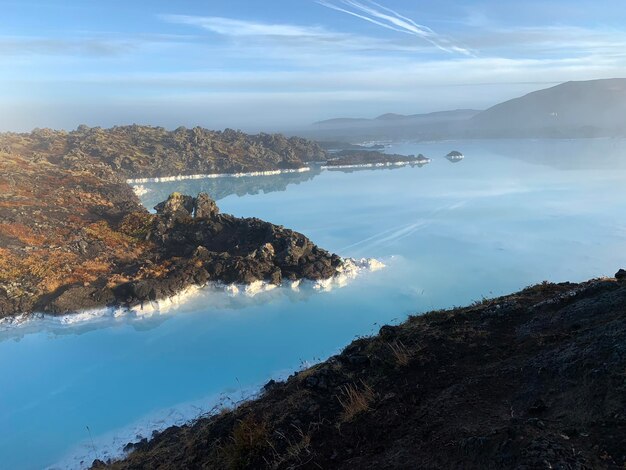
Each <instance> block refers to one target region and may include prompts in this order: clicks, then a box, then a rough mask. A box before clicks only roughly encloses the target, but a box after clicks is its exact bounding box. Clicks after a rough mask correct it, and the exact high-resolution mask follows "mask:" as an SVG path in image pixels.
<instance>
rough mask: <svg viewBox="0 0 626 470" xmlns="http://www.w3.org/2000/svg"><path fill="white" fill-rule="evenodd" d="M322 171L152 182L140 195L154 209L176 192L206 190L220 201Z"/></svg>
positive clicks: (264, 190) (279, 187) (281, 185)
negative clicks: (144, 192) (145, 191)
mask: <svg viewBox="0 0 626 470" xmlns="http://www.w3.org/2000/svg"><path fill="white" fill-rule="evenodd" d="M321 172H322V170H321V168H320V167H315V166H312V167H311V170H310V171H305V172H302V173H281V174H278V175H265V176H241V177H236V178H231V177H224V178H206V179H199V180H181V181H168V182H164V183H150V184H146V185H145V186H146V187H148V188H149V190H150V191H149V192H148V193H146V194H145V195H143V196H142V197H141V199H142V203H143V204H144V205H145V206H146V207H148V208H150V209H151V208H152V207H154V206H156V205H157V204H158V203H159V202H161V201H164V200H165V199H167V197H168V196H169V195H170V194H172V193H173V192H176V191H177V192H180V193H183V194H197V193H198V192H206V193H207V194H210V195H211V197H212V198H213V199H215V200H216V201H219V200H220V199H224V198H226V197H228V196H231V195H233V194H234V195H237V196H240V197H241V196H247V195H256V194H261V193H263V194H267V193H272V192H276V191H286V190H287V188H288V187H289V186H291V185H298V184H302V183H305V182H308V181H311V180H312V179H313V178H315V177H316V176H318V175H319V174H320V173H321Z"/></svg>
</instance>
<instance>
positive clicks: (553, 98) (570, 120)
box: [299, 78, 626, 142]
mask: <svg viewBox="0 0 626 470" xmlns="http://www.w3.org/2000/svg"><path fill="white" fill-rule="evenodd" d="M624 116H626V78H613V79H603V80H589V81H582V82H566V83H563V84H560V85H557V86H554V87H551V88H547V89H544V90H539V91H535V92H532V93H529V94H527V95H525V96H522V97H520V98H515V99H512V100H509V101H505V102H503V103H500V104H497V105H495V106H493V107H491V108H489V109H487V110H485V111H477V110H474V109H457V110H452V111H441V112H434V113H428V114H412V115H403V114H395V113H387V114H382V115H380V116H378V117H376V118H374V119H363V118H340V119H330V120H326V121H320V122H316V123H315V124H314V125H313V126H312V128H310V129H309V130H305V131H303V132H300V133H299V134H301V135H303V136H307V137H311V138H315V139H318V140H335V141H340V140H344V141H347V142H358V141H364V140H394V139H424V140H426V139H427V140H437V139H450V138H507V137H562V138H578V137H612V136H626V120H625V119H624Z"/></svg>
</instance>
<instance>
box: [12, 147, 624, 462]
mask: <svg viewBox="0 0 626 470" xmlns="http://www.w3.org/2000/svg"><path fill="white" fill-rule="evenodd" d="M450 150H460V151H462V152H463V153H464V154H465V159H463V160H462V161H459V162H456V163H453V162H450V161H448V160H447V159H445V157H444V156H445V155H446V154H447V153H448V152H449V151H450ZM387 151H389V152H390V153H400V154H418V153H423V154H424V155H426V156H427V157H430V158H432V159H433V161H432V162H431V163H430V164H427V165H425V166H423V167H402V168H384V169H357V170H351V171H340V170H328V171H322V170H320V169H313V170H311V171H310V172H306V173H295V174H282V175H271V176H256V177H242V178H216V179H210V180H209V179H207V180H186V181H173V182H166V183H144V186H145V187H146V188H147V189H148V190H149V192H147V193H146V194H145V195H143V196H142V199H143V202H144V203H145V204H146V206H148V207H152V206H154V205H155V204H156V203H157V202H159V201H161V200H163V199H164V198H165V197H167V195H168V194H169V193H171V192H173V191H181V192H185V193H189V194H195V193H197V192H199V191H203V190H204V191H207V192H209V194H210V195H212V196H213V197H215V198H217V199H218V204H219V206H220V208H221V210H222V211H223V212H227V213H232V214H234V215H237V216H246V217H253V216H254V217H259V218H262V219H265V220H268V221H270V222H273V223H277V224H282V225H285V226H287V227H289V228H293V229H295V230H298V231H300V232H303V233H304V234H306V235H307V236H308V237H310V238H311V239H312V240H313V241H314V242H315V243H317V244H318V245H320V246H322V247H324V248H327V249H329V250H331V251H334V252H336V253H337V254H339V255H341V256H346V257H355V258H360V257H374V258H377V259H379V260H381V261H382V262H383V263H385V264H386V268H385V269H383V270H380V271H376V272H366V273H363V274H362V275H361V276H360V277H359V278H357V279H356V280H354V281H352V282H350V283H349V284H348V285H347V286H345V287H343V288H336V289H333V290H330V291H318V290H315V289H313V288H311V286H306V285H305V286H303V287H302V288H301V289H300V291H293V290H291V289H286V288H285V289H282V288H281V289H275V290H273V291H270V292H264V293H261V294H258V295H256V296H254V297H248V296H245V295H243V294H240V295H236V296H231V295H228V294H226V293H224V292H222V291H220V290H216V289H210V288H209V289H205V290H203V291H201V292H200V293H198V294H197V295H195V296H194V297H192V298H190V299H189V300H188V301H187V302H185V303H183V304H182V305H179V306H178V307H177V308H173V309H171V310H169V311H168V312H163V313H161V314H158V313H157V314H154V315H151V316H150V315H146V316H141V315H139V316H138V315H122V316H117V317H116V316H113V315H111V314H107V315H101V316H98V317H89V318H85V319H84V320H82V321H79V319H81V317H75V318H64V319H41V320H33V321H31V322H28V323H25V324H22V325H19V326H4V327H0V328H2V329H1V330H0V435H2V439H1V440H0V468H11V469H18V468H19V469H22V468H23V469H39V468H46V467H51V468H80V467H81V466H83V467H84V466H87V465H88V464H90V463H91V461H92V460H93V459H94V458H106V457H107V456H111V455H115V452H118V451H119V449H120V448H121V447H122V446H123V444H125V443H126V442H128V441H129V440H137V439H138V438H141V437H149V436H150V432H151V430H153V429H157V428H162V427H164V426H166V425H168V424H172V423H177V422H178V423H180V422H184V421H185V420H187V419H190V418H192V417H194V416H196V415H198V414H200V413H203V412H207V411H210V410H211V409H213V408H214V407H220V406H232V405H233V403H236V402H238V401H240V400H241V399H242V398H245V397H246V396H249V395H250V394H251V393H253V392H254V391H255V390H257V389H258V388H259V387H260V386H262V385H263V384H264V383H265V382H267V381H268V380H269V379H270V378H273V377H276V378H279V377H284V376H285V375H286V374H289V373H290V372H292V371H294V370H297V369H299V368H301V367H303V366H304V365H306V364H307V363H310V362H313V361H317V360H321V359H324V358H326V357H328V356H329V355H332V354H334V353H336V352H338V351H339V350H340V349H341V347H343V346H345V345H347V344H348V343H349V342H350V341H351V340H352V339H353V338H354V337H356V336H360V335H368V334H374V333H376V332H377V331H378V329H379V328H380V326H381V325H382V324H385V323H394V322H399V321H402V320H403V319H404V318H406V316H407V315H409V314H412V313H420V312H425V311H428V310H432V309H437V308H447V307H452V306H458V305H464V304H467V303H470V302H473V301H476V300H480V299H482V298H483V297H493V296H497V295H501V294H506V293H509V292H512V291H515V290H518V289H520V288H522V287H524V286H527V285H530V284H533V283H537V282H541V281H543V280H545V279H549V280H553V281H566V280H568V281H582V280H585V279H588V278H591V277H598V276H605V275H612V274H613V273H615V271H617V269H618V268H619V267H626V198H624V197H623V194H624V187H625V186H626V141H624V140H623V139H594V140H591V139H590V140H501V141H466V142H463V141H454V142H436V143H411V142H406V143H398V144H393V145H392V146H391V147H389V148H388V149H387ZM81 462H82V463H81Z"/></svg>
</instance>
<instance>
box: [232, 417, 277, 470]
mask: <svg viewBox="0 0 626 470" xmlns="http://www.w3.org/2000/svg"><path fill="white" fill-rule="evenodd" d="M269 449H270V432H269V428H268V424H267V422H266V421H265V420H257V419H255V418H254V417H252V416H250V415H248V416H246V417H245V418H244V419H242V420H240V421H239V422H238V423H237V424H236V425H235V427H234V429H233V432H232V435H231V438H230V442H229V443H228V444H227V445H225V446H224V447H222V448H221V454H222V456H223V458H224V463H225V464H226V466H227V468H230V469H233V470H235V469H244V468H253V466H254V465H255V464H256V463H258V462H259V461H260V460H261V459H262V456H263V454H264V453H266V452H267V451H268V450H269Z"/></svg>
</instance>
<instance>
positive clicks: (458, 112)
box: [313, 109, 480, 128]
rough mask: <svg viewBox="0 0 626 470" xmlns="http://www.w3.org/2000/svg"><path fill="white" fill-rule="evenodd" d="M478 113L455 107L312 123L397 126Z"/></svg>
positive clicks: (328, 126)
mask: <svg viewBox="0 0 626 470" xmlns="http://www.w3.org/2000/svg"><path fill="white" fill-rule="evenodd" d="M478 113H480V111H478V110H475V109H455V110H452V111H438V112H434V113H426V114H409V115H406V114H396V113H387V114H382V115H380V116H378V117H376V118H374V119H365V118H335V119H327V120H325V121H318V122H316V123H314V124H313V125H314V126H315V127H323V128H336V127H351V126H357V127H370V128H372V127H379V126H385V125H393V126H397V125H398V124H403V125H411V124H429V123H439V122H442V121H458V120H465V119H469V118H471V117H473V116H475V115H477V114H478Z"/></svg>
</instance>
